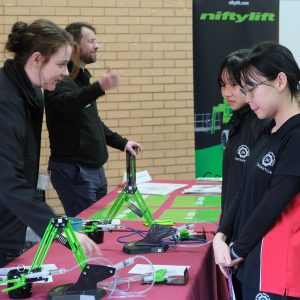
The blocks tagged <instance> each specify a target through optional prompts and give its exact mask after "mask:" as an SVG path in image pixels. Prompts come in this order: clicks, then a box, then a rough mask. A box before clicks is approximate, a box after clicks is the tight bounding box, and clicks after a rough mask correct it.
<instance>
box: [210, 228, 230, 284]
mask: <svg viewBox="0 0 300 300" xmlns="http://www.w3.org/2000/svg"><path fill="white" fill-rule="evenodd" d="M225 241H226V236H225V235H224V234H223V233H221V232H218V233H217V234H216V235H215V237H214V239H213V249H214V256H215V262H216V264H217V265H218V266H219V268H220V270H221V272H222V273H223V274H224V276H225V277H226V278H228V269H227V267H229V266H231V264H232V261H231V258H230V251H229V247H228V245H227V244H226V242H225Z"/></svg>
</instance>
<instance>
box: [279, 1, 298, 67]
mask: <svg viewBox="0 0 300 300" xmlns="http://www.w3.org/2000/svg"><path fill="white" fill-rule="evenodd" d="M299 15H300V0H280V6H279V42H280V44H282V45H284V46H286V47H287V48H289V49H290V50H291V51H292V53H293V55H294V57H295V59H296V60H297V63H298V65H299V66H300V18H299V17H300V16H299Z"/></svg>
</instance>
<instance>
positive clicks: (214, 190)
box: [183, 185, 222, 194]
mask: <svg viewBox="0 0 300 300" xmlns="http://www.w3.org/2000/svg"><path fill="white" fill-rule="evenodd" d="M221 192H222V186H221V185H193V186H192V187H191V188H189V189H185V190H183V194H221Z"/></svg>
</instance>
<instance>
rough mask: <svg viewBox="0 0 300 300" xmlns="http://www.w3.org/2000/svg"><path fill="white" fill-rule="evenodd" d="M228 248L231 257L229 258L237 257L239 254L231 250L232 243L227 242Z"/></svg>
mask: <svg viewBox="0 0 300 300" xmlns="http://www.w3.org/2000/svg"><path fill="white" fill-rule="evenodd" d="M229 250H230V257H231V259H236V258H239V256H238V255H237V254H236V253H235V251H234V250H233V243H230V244H229Z"/></svg>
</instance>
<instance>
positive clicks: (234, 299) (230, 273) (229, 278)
mask: <svg viewBox="0 0 300 300" xmlns="http://www.w3.org/2000/svg"><path fill="white" fill-rule="evenodd" d="M227 271H228V279H227V281H228V290H229V299H230V300H236V298H235V293H234V288H233V284H232V268H227Z"/></svg>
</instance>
